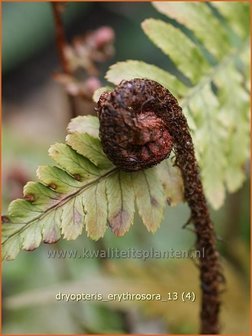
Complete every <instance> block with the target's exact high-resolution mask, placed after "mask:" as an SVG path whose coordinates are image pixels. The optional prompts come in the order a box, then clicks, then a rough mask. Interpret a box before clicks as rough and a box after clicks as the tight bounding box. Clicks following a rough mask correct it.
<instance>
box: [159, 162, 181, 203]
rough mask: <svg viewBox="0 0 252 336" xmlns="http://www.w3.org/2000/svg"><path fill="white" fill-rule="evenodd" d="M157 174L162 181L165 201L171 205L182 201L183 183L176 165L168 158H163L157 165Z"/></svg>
mask: <svg viewBox="0 0 252 336" xmlns="http://www.w3.org/2000/svg"><path fill="white" fill-rule="evenodd" d="M157 174H158V177H159V179H160V181H161V182H162V185H163V188H164V191H165V196H166V200H167V203H168V204H169V205H171V206H176V205H177V204H179V203H181V202H183V201H184V183H183V179H182V176H181V172H180V170H179V168H178V167H175V166H173V164H172V162H171V161H170V160H164V161H162V162H161V163H160V164H159V165H158V166H157Z"/></svg>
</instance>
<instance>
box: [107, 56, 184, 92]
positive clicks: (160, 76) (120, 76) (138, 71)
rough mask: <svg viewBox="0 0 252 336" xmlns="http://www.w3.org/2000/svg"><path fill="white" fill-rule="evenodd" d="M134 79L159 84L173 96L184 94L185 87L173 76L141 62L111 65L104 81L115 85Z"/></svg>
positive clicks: (129, 61) (130, 61)
mask: <svg viewBox="0 0 252 336" xmlns="http://www.w3.org/2000/svg"><path fill="white" fill-rule="evenodd" d="M134 78H149V79H152V80H154V81H156V82H159V83H160V84H162V85H163V86H164V87H166V88H167V89H169V90H170V91H171V92H172V93H173V94H174V95H175V96H181V95H183V94H184V93H185V92H186V86H185V85H184V84H183V83H182V82H180V81H179V80H178V79H177V78H176V77H174V75H172V74H169V73H168V72H166V71H164V70H162V69H160V68H158V67H157V66H155V65H151V64H147V63H144V62H141V61H132V60H128V61H126V62H118V63H116V64H114V65H112V66H111V67H110V68H109V70H108V72H107V73H106V79H107V80H108V81H109V82H111V83H113V84H116V85H117V84H119V83H120V82H121V81H122V80H130V79H134Z"/></svg>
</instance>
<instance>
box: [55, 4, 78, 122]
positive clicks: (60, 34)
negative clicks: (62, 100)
mask: <svg viewBox="0 0 252 336" xmlns="http://www.w3.org/2000/svg"><path fill="white" fill-rule="evenodd" d="M51 5H52V11H53V17H54V23H55V33H56V46H57V50H58V56H59V60H60V63H61V66H62V70H63V72H64V73H65V74H67V75H71V74H72V73H71V70H70V68H69V64H68V61H67V59H66V56H65V50H64V49H65V46H66V44H67V43H66V38H65V33H64V25H63V21H62V17H61V13H62V9H61V7H60V4H58V3H55V2H52V3H51ZM67 96H68V101H69V105H70V114H71V118H74V117H76V116H77V115H78V113H77V110H76V105H75V100H74V97H73V96H71V95H70V94H68V95H67Z"/></svg>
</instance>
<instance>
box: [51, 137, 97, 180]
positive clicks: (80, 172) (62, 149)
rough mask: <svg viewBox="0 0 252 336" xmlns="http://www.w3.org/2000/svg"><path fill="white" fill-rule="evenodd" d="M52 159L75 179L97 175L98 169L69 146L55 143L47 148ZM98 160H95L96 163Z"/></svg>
mask: <svg viewBox="0 0 252 336" xmlns="http://www.w3.org/2000/svg"><path fill="white" fill-rule="evenodd" d="M49 155H50V156H51V157H52V158H53V159H54V161H55V162H56V163H57V164H58V165H59V166H60V167H62V168H63V169H66V170H67V172H68V173H69V174H71V175H73V176H74V177H75V178H77V179H79V180H80V179H85V178H86V179H88V178H91V177H94V176H98V175H99V169H98V168H97V167H96V166H95V165H94V164H93V163H92V162H90V161H89V160H87V159H86V158H84V157H83V156H81V155H79V154H78V153H76V152H75V151H74V150H73V149H72V148H71V147H70V146H68V145H65V144H60V143H57V144H55V145H53V146H51V147H50V148H49ZM97 162H98V160H96V164H97Z"/></svg>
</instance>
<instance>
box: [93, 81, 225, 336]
mask: <svg viewBox="0 0 252 336" xmlns="http://www.w3.org/2000/svg"><path fill="white" fill-rule="evenodd" d="M97 111H98V115H99V119H100V138H101V142H102V146H103V150H104V152H105V153H106V154H107V156H108V157H109V159H110V160H111V161H112V162H113V163H114V164H115V165H116V166H118V167H120V168H121V169H123V170H127V171H137V170H140V169H145V168H148V167H151V166H153V165H155V164H157V163H159V162H161V161H162V160H163V159H165V158H167V157H168V156H169V154H170V152H171V150H172V149H173V151H174V152H175V155H176V165H177V166H178V167H179V168H180V170H181V173H182V176H183V180H184V187H185V199H186V200H187V202H188V205H189V207H190V209H191V219H192V222H193V223H194V226H195V232H196V248H197V250H199V251H200V258H199V269H200V281H201V290H202V298H201V301H202V304H201V333H203V334H217V333H218V332H219V321H218V316H219V310H220V290H221V289H220V287H221V282H222V280H223V276H222V272H221V267H220V264H219V254H218V252H217V250H216V237H215V233H214V228H213V224H212V222H211V219H210V215H209V211H208V207H207V202H206V198H205V195H204V192H203V187H202V183H201V179H200V173H199V168H198V164H197V161H196V158H195V153H194V146H193V142H192V138H191V135H190V131H189V127H188V124H187V121H186V118H185V116H184V115H183V112H182V109H181V107H180V106H179V105H178V102H177V100H176V99H175V98H174V97H173V95H172V94H171V93H170V92H169V91H168V90H167V89H165V88H164V87H162V86H161V85H160V84H158V83H156V82H154V81H152V80H148V79H133V80H130V81H123V82H121V83H120V85H118V86H117V87H116V88H115V89H114V91H112V92H106V93H104V94H102V95H101V97H100V99H99V102H98V108H97Z"/></svg>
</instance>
